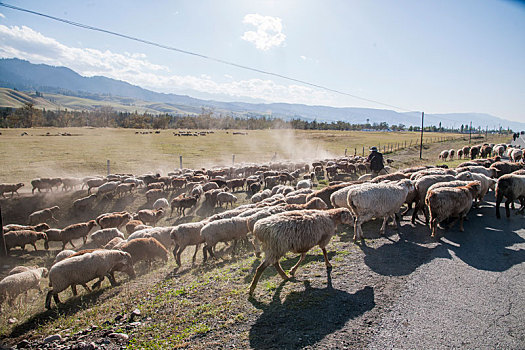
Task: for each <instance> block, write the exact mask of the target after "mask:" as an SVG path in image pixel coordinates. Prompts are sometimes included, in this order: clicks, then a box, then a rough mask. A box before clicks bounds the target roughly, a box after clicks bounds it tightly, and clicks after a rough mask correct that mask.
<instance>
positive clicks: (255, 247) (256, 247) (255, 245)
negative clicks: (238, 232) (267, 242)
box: [252, 237, 261, 258]
mask: <svg viewBox="0 0 525 350" xmlns="http://www.w3.org/2000/svg"><path fill="white" fill-rule="evenodd" d="M252 245H253V250H254V251H255V256H256V257H257V258H259V257H260V256H261V247H260V245H259V239H258V238H257V237H254V238H253V243H252Z"/></svg>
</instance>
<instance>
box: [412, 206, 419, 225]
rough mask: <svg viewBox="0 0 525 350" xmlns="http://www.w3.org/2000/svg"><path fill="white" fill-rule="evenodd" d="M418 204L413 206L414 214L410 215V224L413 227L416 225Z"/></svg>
mask: <svg viewBox="0 0 525 350" xmlns="http://www.w3.org/2000/svg"><path fill="white" fill-rule="evenodd" d="M419 209H420V208H419V202H416V203H415V205H414V212H413V213H412V224H413V225H415V224H416V218H417V214H418V212H419Z"/></svg>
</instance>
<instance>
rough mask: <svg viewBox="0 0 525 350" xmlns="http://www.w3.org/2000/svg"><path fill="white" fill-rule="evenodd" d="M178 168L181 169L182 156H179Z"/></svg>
mask: <svg viewBox="0 0 525 350" xmlns="http://www.w3.org/2000/svg"><path fill="white" fill-rule="evenodd" d="M179 162H180V168H181V169H182V156H179Z"/></svg>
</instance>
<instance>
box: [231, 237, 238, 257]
mask: <svg viewBox="0 0 525 350" xmlns="http://www.w3.org/2000/svg"><path fill="white" fill-rule="evenodd" d="M238 241H239V240H238V239H236V240H234V241H233V247H232V256H235V248H237V242H238Z"/></svg>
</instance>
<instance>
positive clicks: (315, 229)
mask: <svg viewBox="0 0 525 350" xmlns="http://www.w3.org/2000/svg"><path fill="white" fill-rule="evenodd" d="M351 222H352V216H351V215H350V212H349V211H348V209H346V208H337V209H329V210H323V211H321V210H298V211H291V212H286V213H280V214H275V215H271V216H269V217H267V218H264V219H261V220H259V221H257V223H256V224H255V226H254V230H253V233H254V235H255V237H257V239H259V241H260V242H261V243H262V248H263V251H264V253H265V256H264V261H263V262H262V263H261V264H260V265H259V267H257V271H256V273H255V276H254V277H253V280H252V283H251V285H250V292H249V293H250V295H252V294H253V291H254V290H255V287H256V286H257V282H258V281H259V278H260V277H261V275H262V273H263V271H264V270H265V269H266V268H267V267H268V266H269V265H272V264H273V265H274V266H275V269H276V270H277V272H278V273H279V275H281V277H282V278H283V279H284V280H287V279H288V276H287V275H286V273H285V272H284V271H283V269H282V267H281V265H280V264H279V259H280V258H281V257H282V256H284V255H285V254H286V253H287V252H289V251H291V252H294V253H300V254H301V257H300V258H299V261H298V262H297V264H295V266H294V267H292V269H291V270H290V274H291V275H292V276H293V275H294V274H295V272H296V271H297V268H298V267H299V264H300V263H301V262H302V261H303V260H304V258H305V256H306V253H307V252H308V251H309V250H310V249H311V248H313V247H314V246H316V245H318V246H319V247H320V248H321V250H322V251H323V256H324V260H325V264H326V267H327V268H331V266H332V265H331V264H330V262H329V261H328V255H327V253H326V246H327V245H328V243H329V242H330V239H331V238H332V236H333V235H334V234H335V229H336V226H337V224H341V223H342V224H348V223H351Z"/></svg>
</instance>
